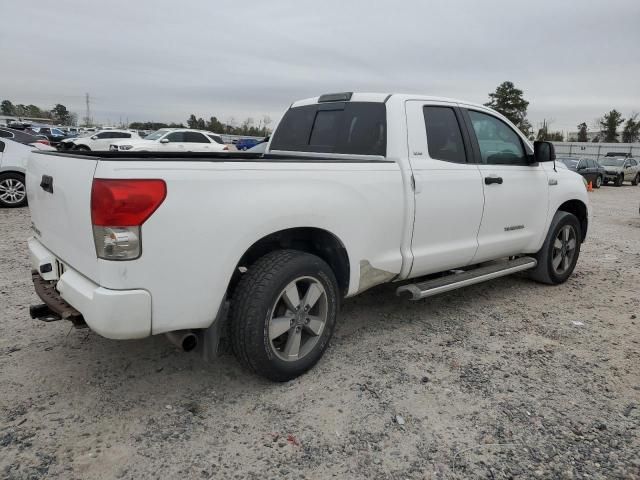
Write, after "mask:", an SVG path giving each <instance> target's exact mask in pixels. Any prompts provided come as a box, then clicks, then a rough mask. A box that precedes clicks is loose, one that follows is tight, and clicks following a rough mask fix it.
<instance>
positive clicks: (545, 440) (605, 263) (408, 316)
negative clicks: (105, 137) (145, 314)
mask: <svg viewBox="0 0 640 480" xmlns="http://www.w3.org/2000/svg"><path fill="white" fill-rule="evenodd" d="M591 199H592V207H593V210H594V218H593V222H592V226H591V228H590V232H589V239H588V242H587V243H586V244H585V245H584V246H583V251H582V255H581V256H580V260H579V262H578V266H577V269H576V272H575V274H574V275H573V277H572V278H571V279H570V280H569V281H568V282H567V283H566V284H564V285H562V286H559V287H548V286H543V285H538V284H535V283H532V282H530V281H528V280H526V279H525V278H523V277H510V278H506V279H500V280H495V281H493V282H490V283H487V284H484V285H479V286H475V287H469V288H466V289H464V290H460V291H457V292H452V293H449V294H445V295H442V296H440V297H435V298H432V299H427V300H424V301H420V302H417V303H410V302H407V301H405V300H401V299H398V298H396V297H395V295H394V288H395V287H394V286H383V287H379V288H376V289H374V290H372V291H370V292H368V293H366V294H364V295H362V296H361V297H358V298H356V299H352V300H349V301H347V302H345V305H344V309H343V312H342V317H341V321H340V322H339V325H338V328H337V331H336V335H335V337H334V340H333V342H332V344H331V346H330V348H329V349H328V351H327V353H326V354H325V357H324V359H323V360H322V361H321V362H320V364H319V365H318V366H317V367H316V368H315V369H313V370H312V371H311V372H310V373H308V374H307V375H305V376H303V377H302V378H299V379H297V380H295V381H292V382H289V383H286V384H281V385H278V384H272V383H268V382H266V381H263V380H261V379H259V378H256V377H253V376H251V375H249V374H247V373H245V372H244V371H243V370H241V369H240V368H239V367H238V365H237V364H236V362H235V360H234V359H233V357H231V356H226V357H222V358H221V359H220V361H219V362H217V363H216V364H214V365H208V364H205V363H203V362H202V361H201V360H200V358H199V357H197V356H195V355H193V354H185V353H181V352H178V351H176V349H175V348H174V347H172V346H171V345H170V344H169V343H168V342H167V341H166V340H165V338H164V337H157V338H150V339H146V340H140V341H126V342H123V341H110V340H106V339H104V338H101V337H99V336H98V335H96V334H93V333H91V332H89V331H87V330H74V329H70V325H68V324H66V323H65V322H55V323H52V324H44V323H41V322H38V321H35V320H31V319H29V318H28V306H29V304H31V303H36V302H37V299H36V296H35V294H34V293H33V290H32V287H31V285H30V277H29V264H28V255H27V249H26V245H25V239H26V238H27V236H28V235H29V216H28V211H27V210H26V209H23V210H0V226H1V232H2V234H1V235H0V265H1V267H0V307H1V308H0V387H1V388H0V472H1V473H0V476H2V477H3V478H10V479H12V478H20V479H23V478H42V477H45V476H46V477H49V478H65V479H68V478H78V479H80V478H83V479H85V478H132V479H140V478H225V479H228V478H255V479H263V478H331V477H336V478H393V479H413V478H447V479H462V478H490V479H499V478H511V477H515V478H531V477H534V478H535V477H537V478H567V479H571V478H594V479H600V478H640V372H639V365H640V343H639V341H640V335H639V328H640V319H639V318H637V316H640V294H639V291H638V288H639V286H640V216H639V215H638V203H639V202H640V187H630V186H625V187H623V188H614V187H604V188H602V189H600V190H597V191H595V192H594V193H592V194H591Z"/></svg>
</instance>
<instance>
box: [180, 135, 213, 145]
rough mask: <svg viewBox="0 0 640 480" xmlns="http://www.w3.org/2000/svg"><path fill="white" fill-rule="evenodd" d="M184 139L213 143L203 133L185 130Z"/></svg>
mask: <svg viewBox="0 0 640 480" xmlns="http://www.w3.org/2000/svg"><path fill="white" fill-rule="evenodd" d="M184 141H185V142H189V143H211V142H209V140H208V139H207V137H206V136H204V135H203V134H202V133H198V132H184Z"/></svg>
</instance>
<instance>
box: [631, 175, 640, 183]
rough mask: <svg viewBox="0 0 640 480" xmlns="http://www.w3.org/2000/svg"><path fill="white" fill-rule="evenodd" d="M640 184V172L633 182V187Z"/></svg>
mask: <svg viewBox="0 0 640 480" xmlns="http://www.w3.org/2000/svg"><path fill="white" fill-rule="evenodd" d="M638 183H640V172H639V173H636V176H635V177H633V180H631V185H638Z"/></svg>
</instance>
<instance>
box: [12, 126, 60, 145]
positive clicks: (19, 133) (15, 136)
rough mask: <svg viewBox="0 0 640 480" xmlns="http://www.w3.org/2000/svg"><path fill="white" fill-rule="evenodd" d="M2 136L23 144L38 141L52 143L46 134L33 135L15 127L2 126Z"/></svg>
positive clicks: (46, 143)
mask: <svg viewBox="0 0 640 480" xmlns="http://www.w3.org/2000/svg"><path fill="white" fill-rule="evenodd" d="M0 138H8V139H10V140H13V141H14V142H18V143H22V144H23V145H34V144H36V143H40V144H43V145H50V143H49V139H48V138H47V137H45V136H44V135H32V134H30V133H27V132H26V131H23V130H15V129H13V128H4V127H0Z"/></svg>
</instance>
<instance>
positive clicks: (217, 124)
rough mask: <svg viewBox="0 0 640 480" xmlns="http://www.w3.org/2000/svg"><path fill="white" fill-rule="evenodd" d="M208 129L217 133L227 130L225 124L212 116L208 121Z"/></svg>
mask: <svg viewBox="0 0 640 480" xmlns="http://www.w3.org/2000/svg"><path fill="white" fill-rule="evenodd" d="M207 130H209V131H211V132H215V133H223V132H224V131H225V125H224V124H223V123H222V122H221V121H220V120H218V119H217V118H216V117H211V118H210V119H209V121H208V122H207Z"/></svg>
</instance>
